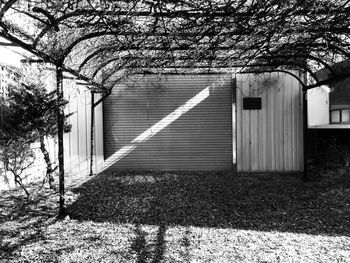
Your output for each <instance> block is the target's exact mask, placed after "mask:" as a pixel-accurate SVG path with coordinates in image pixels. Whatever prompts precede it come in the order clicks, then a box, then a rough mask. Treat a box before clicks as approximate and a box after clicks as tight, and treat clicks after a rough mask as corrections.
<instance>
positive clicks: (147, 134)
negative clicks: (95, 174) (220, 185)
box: [104, 86, 210, 169]
mask: <svg viewBox="0 0 350 263" xmlns="http://www.w3.org/2000/svg"><path fill="white" fill-rule="evenodd" d="M209 95H210V86H209V87H207V88H205V89H203V90H202V91H201V92H199V93H198V94H196V95H195V96H194V97H192V98H191V99H189V100H188V101H187V102H186V103H185V104H183V105H181V106H180V107H178V108H177V109H176V110H174V111H173V112H171V113H170V114H169V115H167V116H166V117H164V118H163V119H161V120H160V121H159V122H157V123H156V124H154V125H153V126H152V127H150V128H149V129H147V130H146V131H144V132H143V133H141V134H140V135H139V136H137V137H136V138H135V139H134V140H132V141H131V143H130V144H128V145H126V146H124V147H122V148H121V149H120V150H119V151H117V152H115V153H114V154H113V155H112V156H111V157H109V158H108V159H107V160H105V167H104V169H107V168H109V167H110V166H112V165H113V164H114V163H115V162H118V161H119V160H120V159H122V158H123V157H124V156H126V155H127V154H129V153H130V152H131V151H132V150H134V149H135V148H136V147H137V145H138V144H140V143H142V142H145V141H147V140H149V139H150V138H152V137H153V136H154V135H156V134H157V133H158V132H160V131H161V130H163V129H164V128H166V127H167V126H169V125H170V124H171V123H173V122H174V121H176V120H177V119H178V118H180V117H181V116H182V115H184V114H185V113H186V112H188V111H190V110H191V109H193V108H194V107H195V106H197V105H198V104H199V103H201V102H202V101H203V100H205V99H206V98H208V97H209Z"/></svg>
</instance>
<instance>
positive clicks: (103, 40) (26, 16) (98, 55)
mask: <svg viewBox="0 0 350 263" xmlns="http://www.w3.org/2000/svg"><path fill="white" fill-rule="evenodd" d="M349 14H350V1H348V0H265V1H260V0H119V1H116V0H41V1H40V0H1V4H0V36H1V37H4V38H6V39H8V40H9V41H11V42H12V43H14V44H16V45H19V46H21V47H23V48H24V49H26V50H28V51H31V52H32V53H33V54H35V55H36V56H37V57H40V58H41V59H42V60H43V61H44V62H50V63H52V64H54V65H55V66H56V71H57V72H56V73H57V74H56V75H57V95H58V99H62V96H63V94H62V76H63V73H62V72H63V71H67V72H70V73H71V74H73V75H75V76H76V77H77V78H78V79H80V80H82V81H84V82H85V83H87V84H88V85H89V86H91V87H93V89H92V90H93V91H94V92H95V91H98V92H101V93H103V96H104V97H105V96H108V94H110V93H111V90H112V89H113V87H114V86H115V85H116V84H118V83H119V82H120V81H122V80H124V79H125V78H126V77H128V76H130V75H133V74H137V73H155V74H162V73H175V74H185V73H188V72H191V73H211V72H229V73H243V72H254V73H262V72H273V71H277V72H278V71H282V72H287V71H290V70H297V71H301V72H303V73H307V74H306V76H308V77H307V79H305V80H304V79H300V78H299V81H300V82H301V83H302V85H303V90H304V92H306V90H308V89H310V88H314V87H317V86H320V85H324V84H329V83H331V82H333V81H337V80H340V79H344V78H346V77H348V76H350V72H344V71H342V70H337V69H336V68H334V67H332V65H333V64H335V63H337V62H339V61H342V60H346V59H349V58H350V20H349V19H348V17H349ZM322 68H324V69H325V74H326V76H327V78H326V79H324V78H322V79H319V78H318V76H317V74H316V72H317V71H319V70H320V69H322ZM294 76H295V77H297V78H298V76H296V75H294ZM58 116H59V117H58V123H59V130H60V131H59V134H58V138H59V169H60V189H61V190H60V194H61V201H60V202H61V205H62V207H63V202H64V199H63V195H64V183H63V180H64V169H63V129H62V127H63V117H62V116H63V109H59V112H58Z"/></svg>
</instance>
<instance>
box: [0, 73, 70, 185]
mask: <svg viewBox="0 0 350 263" xmlns="http://www.w3.org/2000/svg"><path fill="white" fill-rule="evenodd" d="M24 72H25V74H24V75H23V77H22V79H21V82H20V83H19V84H18V85H16V86H11V87H10V89H9V90H10V92H9V99H8V101H7V105H6V106H3V109H2V112H4V120H3V125H2V127H1V129H0V142H1V143H0V146H1V148H2V153H3V154H2V156H3V158H4V160H5V161H6V163H7V164H8V165H7V166H6V165H5V168H6V169H7V168H8V169H10V170H9V171H13V170H14V169H13V168H12V167H13V164H18V163H19V162H18V161H16V160H17V159H18V158H19V157H18V156H17V155H15V153H16V151H17V152H18V154H19V155H20V157H21V159H23V161H22V162H21V164H23V165H24V163H25V159H26V158H25V157H28V158H29V159H30V158H31V157H32V154H31V153H30V144H32V143H34V142H39V143H40V150H41V152H42V154H43V156H44V160H45V163H46V177H45V180H46V179H47V180H48V183H49V185H50V187H51V188H53V181H54V178H53V173H54V172H55V170H56V169H57V167H54V165H53V162H52V160H51V158H50V155H49V152H48V150H47V147H46V145H45V138H47V137H55V136H56V135H57V115H56V109H57V108H58V107H64V106H65V105H66V104H67V101H65V100H63V101H61V102H57V98H56V94H55V92H54V91H53V92H48V91H47V89H46V87H45V84H44V82H43V81H42V74H43V73H42V71H35V69H33V70H32V72H31V73H30V72H29V71H28V70H27V72H26V71H25V70H24ZM38 72H39V73H38ZM68 117H69V115H66V116H65V125H64V131H65V132H69V131H70V125H68V123H67V118H68ZM13 142H16V143H15V144H14V143H13ZM5 153H6V154H5ZM28 158H27V159H28ZM4 163H5V162H4ZM23 168H28V167H27V166H23ZM8 169H7V170H8ZM22 170H24V169H22ZM22 172H23V171H22ZM22 172H21V174H22ZM14 175H15V174H14ZM15 178H17V177H16V175H15ZM15 180H17V179H15ZM45 180H44V182H45ZM19 181H20V182H21V180H19ZM16 182H17V181H16ZM20 185H21V186H22V185H23V184H22V182H21V184H20Z"/></svg>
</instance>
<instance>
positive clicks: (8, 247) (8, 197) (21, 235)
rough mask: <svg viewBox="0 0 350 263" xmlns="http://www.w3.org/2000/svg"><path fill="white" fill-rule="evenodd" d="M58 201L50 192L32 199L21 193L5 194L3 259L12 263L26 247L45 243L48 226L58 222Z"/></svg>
mask: <svg viewBox="0 0 350 263" xmlns="http://www.w3.org/2000/svg"><path fill="white" fill-rule="evenodd" d="M54 198H55V194H54V193H52V191H51V190H48V189H47V190H43V191H41V192H40V193H39V194H35V196H32V198H31V199H27V198H25V197H24V195H23V194H22V193H21V190H18V189H17V190H12V191H3V192H1V196H0V258H7V259H9V257H10V255H12V254H13V253H17V252H18V251H19V250H20V249H21V248H22V247H23V246H25V245H29V244H32V243H35V242H37V241H39V240H45V236H44V233H43V231H44V229H45V226H47V225H49V224H52V223H54V222H55V221H56V214H57V204H56V203H57V202H56V203H55V200H54ZM5 255H6V257H5Z"/></svg>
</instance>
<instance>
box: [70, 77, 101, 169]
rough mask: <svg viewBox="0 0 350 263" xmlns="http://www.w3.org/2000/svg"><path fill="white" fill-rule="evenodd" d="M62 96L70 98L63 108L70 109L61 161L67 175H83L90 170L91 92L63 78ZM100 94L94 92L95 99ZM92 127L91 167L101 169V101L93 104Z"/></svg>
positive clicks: (97, 98)
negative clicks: (93, 124) (68, 129)
mask: <svg viewBox="0 0 350 263" xmlns="http://www.w3.org/2000/svg"><path fill="white" fill-rule="evenodd" d="M64 94H65V98H66V99H67V100H68V101H69V104H68V105H67V107H66V109H65V112H66V114H70V113H72V115H71V116H70V117H69V123H70V124H71V125H72V129H71V132H70V133H66V134H64V138H63V141H64V162H65V172H66V174H67V175H72V176H73V175H86V174H88V173H89V172H90V162H91V160H90V153H91V144H90V142H91V133H90V129H91V126H90V125H91V93H90V91H89V90H88V89H87V88H86V87H84V86H77V85H76V83H75V81H74V80H65V81H64ZM100 97H101V95H99V94H95V101H98V100H99V98H100ZM94 122H95V129H94V145H93V151H94V156H93V171H94V173H98V172H101V171H102V169H103V160H104V157H103V123H102V122H103V118H102V104H99V105H98V106H97V107H96V108H95V121H94Z"/></svg>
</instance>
